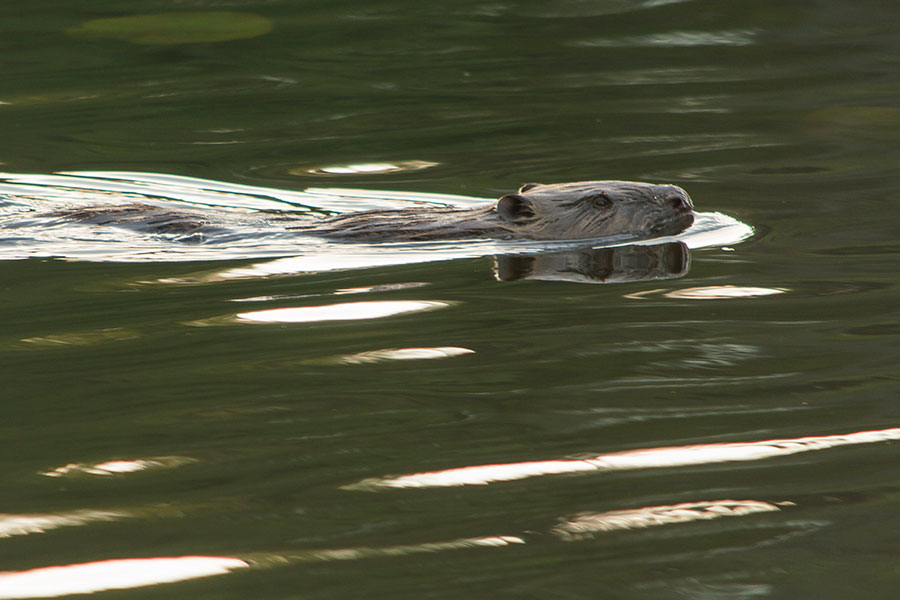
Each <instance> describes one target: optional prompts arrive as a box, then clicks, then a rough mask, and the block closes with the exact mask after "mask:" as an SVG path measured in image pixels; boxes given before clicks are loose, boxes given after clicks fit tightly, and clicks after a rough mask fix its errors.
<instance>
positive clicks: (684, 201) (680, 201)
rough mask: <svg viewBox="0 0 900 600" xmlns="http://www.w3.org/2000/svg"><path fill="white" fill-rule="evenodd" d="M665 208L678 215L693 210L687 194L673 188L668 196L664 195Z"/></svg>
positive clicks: (692, 204)
mask: <svg viewBox="0 0 900 600" xmlns="http://www.w3.org/2000/svg"><path fill="white" fill-rule="evenodd" d="M665 203H666V206H668V207H669V208H670V209H672V210H673V211H675V212H678V213H686V212H690V211H692V210H694V203H693V202H691V197H690V196H688V195H687V192H685V191H684V190H682V189H680V188H675V189H674V190H672V191H671V192H669V194H668V195H666V199H665Z"/></svg>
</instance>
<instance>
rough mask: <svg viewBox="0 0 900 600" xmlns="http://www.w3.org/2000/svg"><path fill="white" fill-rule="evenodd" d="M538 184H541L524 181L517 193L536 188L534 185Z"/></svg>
mask: <svg viewBox="0 0 900 600" xmlns="http://www.w3.org/2000/svg"><path fill="white" fill-rule="evenodd" d="M539 185H541V184H539V183H526V184H525V185H523V186H522V187H520V188H519V193H520V194H524V193H525V192H527V191H528V190H530V189H534V188H536V187H537V186H539Z"/></svg>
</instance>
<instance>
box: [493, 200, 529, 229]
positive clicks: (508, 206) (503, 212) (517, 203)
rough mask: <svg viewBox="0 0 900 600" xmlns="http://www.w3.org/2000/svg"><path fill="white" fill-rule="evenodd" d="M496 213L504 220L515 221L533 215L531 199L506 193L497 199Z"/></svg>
mask: <svg viewBox="0 0 900 600" xmlns="http://www.w3.org/2000/svg"><path fill="white" fill-rule="evenodd" d="M497 214H498V215H500V218H501V219H503V220H504V221H509V222H510V223H517V222H521V221H524V220H526V219H530V218H531V217H533V216H534V209H533V208H532V206H531V201H530V200H528V198H526V197H525V196H520V195H519V194H507V195H505V196H503V197H501V198H500V199H499V200H497Z"/></svg>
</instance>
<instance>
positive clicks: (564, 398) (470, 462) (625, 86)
mask: <svg viewBox="0 0 900 600" xmlns="http://www.w3.org/2000/svg"><path fill="white" fill-rule="evenodd" d="M174 9H178V10H182V9H183V10H186V11H204V10H227V11H235V12H245V13H252V14H255V15H258V16H259V17H261V18H262V19H264V20H268V21H269V22H270V23H271V27H270V28H269V30H268V33H264V30H266V28H265V27H262V26H261V25H263V24H265V21H260V20H258V19H254V20H253V22H254V23H257V24H258V25H260V26H259V27H258V31H257V33H256V34H254V35H255V37H248V36H249V34H246V35H245V34H241V36H239V35H238V34H237V33H232V34H230V35H232V36H233V37H232V39H230V40H218V39H217V38H216V37H213V38H212V40H211V38H210V37H209V35H211V34H209V33H208V32H207V34H205V35H207V37H204V38H203V39H200V38H199V37H198V38H196V39H187V40H185V39H184V38H180V39H178V40H175V41H176V42H177V43H159V42H158V41H157V42H154V43H145V42H139V40H137V39H133V38H129V37H128V36H125V37H124V38H123V37H122V36H119V38H113V37H108V36H106V37H104V36H102V35H101V36H92V37H91V39H85V38H84V37H82V36H77V35H72V34H71V33H66V31H67V30H73V29H74V30H87V29H90V27H88V26H87V25H86V24H87V23H90V22H91V21H95V20H97V19H108V18H113V17H120V16H129V15H139V14H144V13H151V12H166V11H171V10H173V6H172V5H171V4H170V3H163V2H150V3H149V4H148V3H142V4H140V5H137V4H135V3H129V2H123V1H122V0H109V1H108V2H102V3H94V4H92V5H91V6H90V7H81V6H73V5H71V3H62V2H55V1H52V0H41V1H38V2H32V3H29V4H28V5H27V6H26V5H22V6H19V5H17V6H11V5H10V6H9V7H4V8H0V15H2V17H3V22H4V23H5V24H6V34H5V35H4V41H3V42H2V45H3V50H4V55H5V56H9V57H15V60H10V61H8V65H7V68H6V69H5V72H4V78H3V85H2V86H0V102H3V104H0V132H2V136H3V139H4V140H6V141H7V143H6V144H4V146H3V149H2V150H0V163H2V166H0V167H2V171H3V172H4V173H5V174H6V175H5V176H4V177H5V179H4V182H3V186H4V187H3V188H2V189H0V194H2V195H3V196H4V197H5V199H6V200H5V201H6V202H7V203H8V202H13V201H18V202H22V201H23V194H20V193H19V192H23V186H32V187H31V192H33V196H34V197H33V198H32V200H36V201H37V200H39V201H41V202H45V201H51V202H52V201H57V200H60V196H59V193H61V192H59V190H63V189H64V190H66V191H65V193H64V194H63V195H65V194H75V195H76V196H78V195H79V194H81V195H85V194H87V195H89V194H90V193H94V192H97V191H103V190H105V191H106V192H108V193H109V194H111V195H112V196H116V195H117V194H128V193H134V192H135V191H134V190H133V189H132V190H125V189H121V186H123V185H133V184H136V183H140V184H141V185H142V186H143V188H142V192H141V193H151V194H153V193H155V194H157V195H158V197H159V198H163V199H164V200H165V201H180V202H185V201H187V202H193V203H194V204H203V203H204V201H203V196H204V194H205V192H204V193H201V192H198V190H197V189H196V188H195V189H193V191H191V192H186V191H185V190H186V188H189V187H190V186H188V185H186V184H187V182H189V181H196V180H204V181H207V182H215V186H216V188H215V193H216V196H215V198H214V199H213V201H212V202H206V204H207V205H209V204H213V205H215V206H224V205H227V202H226V201H225V200H224V198H225V196H227V197H228V198H230V201H232V202H234V203H235V204H234V206H240V207H242V208H250V209H254V210H257V209H258V210H269V209H276V206H275V205H273V204H272V203H276V204H277V203H279V202H280V203H281V205H280V207H281V208H282V209H286V206H285V203H287V204H291V203H293V204H292V210H293V209H296V208H297V207H298V206H300V205H302V206H304V207H305V206H308V203H304V202H303V201H302V200H300V198H303V197H305V196H303V195H304V194H310V193H311V192H310V190H311V189H312V190H318V191H317V192H315V193H316V194H318V196H317V197H318V198H319V200H317V201H322V202H324V201H334V202H339V203H341V206H340V207H338V206H334V207H333V208H335V209H351V208H357V207H361V208H363V207H366V206H367V205H368V204H369V203H371V202H373V201H376V202H379V203H380V202H409V201H421V200H422V199H423V198H425V199H426V200H427V199H430V200H432V201H437V200H436V198H437V197H438V196H435V195H449V196H452V198H447V197H445V199H447V200H448V201H453V202H467V201H470V200H471V199H482V198H495V197H497V196H498V195H500V194H502V193H505V192H507V191H508V190H510V189H514V188H516V187H518V186H519V185H521V184H522V183H526V182H529V181H538V182H544V183H554V182H563V181H577V180H588V179H625V180H642V181H657V182H668V183H673V184H677V185H680V186H682V187H684V188H685V189H687V190H688V191H689V192H690V194H691V196H692V197H693V198H694V201H695V204H696V205H697V208H698V211H700V212H701V213H705V214H719V215H723V216H724V217H723V218H728V219H732V220H733V221H731V222H732V223H742V224H747V225H749V226H751V227H752V228H753V230H754V234H753V236H752V237H749V238H745V237H744V236H743V235H741V236H729V237H727V238H718V239H714V240H709V239H707V241H706V242H704V243H699V244H689V243H688V242H690V238H689V237H688V238H687V239H685V238H681V239H677V240H669V242H670V243H675V242H679V243H685V244H686V245H688V246H691V248H688V250H689V256H690V263H689V268H688V269H686V270H685V272H683V273H679V274H678V275H677V276H672V277H667V278H655V279H654V278H634V277H632V278H627V277H626V278H618V279H616V278H612V279H610V280H609V281H607V282H606V283H598V282H597V281H596V280H592V283H593V284H588V283H586V282H585V281H584V280H583V278H582V279H579V278H577V277H575V278H572V277H570V278H562V279H560V278H552V277H549V278H534V277H532V278H528V277H524V278H523V277H518V278H512V277H510V278H503V277H499V276H498V274H499V273H503V272H505V273H511V272H512V273H515V272H518V271H517V270H516V269H503V268H501V267H502V265H500V264H499V263H498V258H497V257H503V256H509V255H510V253H508V252H507V251H508V250H509V249H507V248H504V249H500V250H503V251H497V250H498V249H497V248H478V249H477V251H475V249H473V248H466V251H465V252H464V253H463V254H462V255H460V254H459V253H458V252H457V250H458V248H457V249H455V250H452V252H457V253H456V254H452V252H451V250H448V249H446V248H445V249H440V248H415V249H413V251H412V254H415V255H416V256H419V257H426V258H427V257H431V258H433V257H434V256H435V255H436V254H440V253H441V252H451V254H452V255H447V256H446V257H442V258H446V259H445V260H428V262H423V261H422V260H408V259H409V256H408V255H407V256H404V257H403V258H402V259H399V260H388V258H391V257H396V256H397V253H396V248H394V249H391V250H390V252H388V253H387V255H385V253H382V254H381V256H382V257H383V258H384V257H385V256H387V258H385V259H384V260H383V261H381V262H379V261H373V260H371V259H372V256H373V254H372V253H371V252H365V253H363V254H365V257H366V261H367V262H366V261H363V262H359V261H357V262H349V263H343V264H340V265H338V266H339V267H340V268H330V269H323V268H321V267H318V268H313V267H311V266H310V264H309V263H303V262H302V261H303V259H302V257H299V258H298V255H295V254H292V253H291V248H290V247H288V245H287V244H284V243H283V240H282V241H278V238H277V236H274V234H272V235H269V234H265V235H262V237H260V238H259V239H258V240H257V241H260V240H263V241H265V243H251V242H247V243H244V242H237V241H236V243H235V244H232V245H229V244H227V243H225V244H222V245H221V248H220V250H221V254H219V255H210V254H209V252H207V251H208V250H210V249H211V247H209V246H202V247H193V248H192V249H189V250H179V248H182V247H183V246H179V245H178V244H172V243H171V242H169V243H168V245H167V244H163V243H161V241H160V240H155V241H153V240H151V241H147V240H144V241H143V242H142V241H140V240H138V239H134V238H129V237H127V236H126V235H125V234H122V233H121V232H118V231H117V232H115V233H110V234H109V235H110V236H113V237H114V238H115V239H114V240H112V241H111V242H108V243H107V242H101V241H98V240H97V239H96V238H94V237H91V236H86V237H85V239H83V240H81V242H82V243H81V244H79V243H77V240H75V239H73V235H74V234H73V232H72V231H71V230H69V229H63V230H56V231H49V230H43V231H41V232H40V235H38V233H37V232H36V231H33V230H28V234H27V235H24V236H22V239H19V240H15V239H11V236H7V234H6V233H4V238H3V239H2V240H0V251H2V253H5V255H4V256H3V258H6V259H8V260H3V261H0V278H2V281H3V282H4V295H3V301H2V309H0V310H2V323H3V327H2V329H0V356H2V361H0V364H2V367H0V369H2V373H0V374H2V379H3V381H4V385H3V389H4V391H3V394H2V397H3V400H4V409H5V410H4V418H3V419H2V420H0V440H2V443H0V447H2V450H3V451H2V453H0V456H2V467H3V468H2V469H0V487H2V489H3V494H2V496H0V498H2V506H0V513H2V514H0V570H2V571H5V573H3V574H0V597H9V598H22V597H47V596H65V595H69V594H75V593H79V592H84V593H101V592H99V590H100V589H102V588H117V589H119V590H120V591H118V592H103V593H101V595H103V596H104V597H105V596H110V597H112V596H113V595H117V596H122V597H125V596H128V597H132V596H133V597H139V596H146V595H147V594H151V595H159V594H163V595H166V596H167V597H175V598H182V597H183V598H218V599H221V598H247V597H265V598H347V597H359V596H366V597H372V598H388V597H389V598H393V599H396V598H422V597H430V598H461V597H462V598H482V597H489V598H554V597H561V598H562V597H565V598H596V597H603V598H622V599H626V598H627V599H630V598H640V599H646V598H651V599H656V598H659V599H663V598H665V599H669V598H691V599H693V598H769V597H771V598H788V597H791V598H796V597H804V598H805V597H822V598H847V597H866V598H885V599H888V598H894V597H896V589H897V587H898V575H897V574H898V563H897V556H898V544H897V541H896V537H897V536H896V535H895V532H896V530H897V528H898V525H900V523H898V517H897V514H898V511H897V505H898V498H900V496H898V490H900V476H898V473H897V469H896V464H897V460H896V446H897V444H896V440H897V427H898V426H900V425H898V424H900V412H898V409H897V402H896V400H897V397H898V393H900V382H898V374H897V373H898V371H897V363H898V358H900V356H898V355H900V351H898V342H900V338H898V336H900V314H898V310H897V306H898V305H900V297H898V283H900V281H898V275H897V266H896V264H897V260H896V257H897V255H898V251H900V245H898V242H897V232H898V227H897V223H898V222H900V208H898V199H900V196H898V192H897V190H898V186H900V176H898V174H897V169H896V164H897V162H898V158H900V157H898V144H897V142H898V139H900V107H898V106H897V102H896V98H897V94H898V90H900V78H898V75H897V73H898V69H897V66H898V65H897V60H896V57H897V56H898V50H900V38H898V37H897V35H896V32H897V30H898V26H900V22H898V21H900V19H898V16H897V14H896V11H895V10H893V8H892V7H889V6H887V5H882V4H879V3H875V2H868V1H864V2H861V3H860V2H857V3H853V4H852V5H851V4H847V3H844V2H837V1H832V0H818V1H814V2H808V3H804V4H788V3H777V2H762V3H759V2H744V1H736V2H731V3H724V4H723V3H717V2H711V1H706V0H692V1H688V0H685V1H681V2H679V1H655V0H647V1H634V2H624V1H614V0H605V1H590V2H589V1H584V0H567V1H564V2H556V3H553V4H552V5H549V4H547V3H538V2H525V1H522V2H499V3H497V2H494V3H489V2H463V3H455V4H453V5H452V6H451V5H450V4H446V5H441V4H433V3H432V4H421V3H413V2H404V1H399V0H393V1H390V2H380V3H375V4H372V3H358V2H357V3H354V2H339V3H330V4H328V5H321V6H313V5H298V4H296V3H289V2H283V1H280V0H274V1H271V2H237V3H234V2H232V3H229V5H228V6H227V7H224V8H221V7H211V6H208V5H207V4H206V3H201V2H189V3H182V4H180V5H179V6H177V7H174ZM248 22H250V21H248ZM91 27H95V26H91ZM188 29H190V28H188ZM182 33H183V32H182ZM186 35H188V37H189V38H190V37H191V36H192V35H195V34H192V33H191V32H190V31H188V33H187V34H186ZM196 35H199V34H196ZM216 35H217V36H220V35H222V34H221V33H218V34H216ZM169 42H172V40H169ZM385 165H393V167H386V166H385ZM110 174H119V175H118V179H116V178H115V177H111V176H110ZM122 174H127V175H122ZM152 174H155V175H152ZM53 178H57V179H53ZM73 178H76V179H77V178H81V179H90V180H91V181H90V182H89V185H86V187H85V189H83V190H82V191H81V192H73V191H72V188H71V186H68V187H67V186H60V185H59V184H60V182H61V181H65V182H68V183H71V182H72V179H73ZM180 178H187V179H180ZM98 182H100V183H98ZM10 186H12V188H13V189H10ZM117 186H119V189H116V188H117ZM228 186H234V187H228ZM240 186H245V187H240ZM174 188H179V189H180V193H190V194H192V196H191V198H185V197H181V198H179V197H176V196H173V195H172V194H173V193H174V192H173V189H174ZM260 189H263V190H270V191H272V190H275V191H277V193H278V196H277V197H274V196H272V195H271V194H269V195H267V194H260V193H258V192H259V190H260ZM336 189H337V190H343V191H342V192H340V193H337V194H335V193H332V192H327V190H336ZM54 190H56V191H54ZM89 190H93V192H90V191H89ZM251 190H255V191H251ZM322 190H326V192H322ZM348 190H352V191H353V193H350V192H348ZM207 191H208V190H207ZM385 191H391V192H404V193H408V194H411V195H412V196H409V195H403V194H401V195H399V196H387V197H386V196H385V194H384V192H385ZM54 194H56V196H54ZM228 194H230V196H228ZM54 198H55V199H54ZM305 198H306V200H309V198H308V197H305ZM323 198H324V199H323ZM466 198H468V199H469V200H466ZM11 199H12V200H11ZM206 199H207V200H209V196H206ZM263 233H265V232H263ZM270 233H271V232H270ZM123 236H124V237H123ZM241 239H243V240H245V241H246V239H248V238H241ZM61 240H63V241H65V248H63V250H60V246H59V245H58V242H60V241H61ZM144 243H146V245H142V244H144ZM54 244H57V245H56V249H55V250H54ZM132 244H133V245H132ZM111 247H115V249H116V250H117V251H121V252H120V253H119V254H118V256H110V252H111V251H110V248H111ZM15 248H18V249H19V250H14V249H15ZM23 248H24V250H23ZM166 249H170V250H171V252H169V253H167V252H166ZM198 250H200V251H202V252H204V253H205V254H204V255H202V256H198V255H197V254H196V252H197V251H198ZM330 250H331V248H330V247H329V248H325V249H323V252H326V253H327V252H328V251H330ZM432 250H433V251H434V252H432ZM79 253H80V256H79V255H78V254H79ZM179 253H181V254H179ZM113 254H115V252H113ZM511 254H525V255H531V254H534V253H533V252H531V250H529V251H527V252H522V253H519V252H516V251H512V252H511ZM538 254H539V253H538ZM313 256H314V257H320V256H321V255H320V254H319V253H318V252H316V253H313ZM602 256H605V257H606V258H609V257H611V256H613V255H612V254H605V255H602ZM621 256H625V255H621ZM628 256H629V260H632V261H634V260H638V258H640V257H646V256H647V255H646V254H631V255H628ZM139 257H140V258H141V259H140V260H139V259H138V258H139ZM636 257H637V258H636ZM357 258H359V257H358V256H357ZM519 258H522V257H521V256H519ZM298 260H299V261H300V262H299V263H298V262H292V261H298ZM321 262H322V261H319V264H321ZM501 262H502V261H501ZM626 262H627V261H626ZM331 264H335V263H331ZM513 264H514V265H515V264H517V263H513ZM544 264H548V263H544ZM549 264H552V265H555V266H554V267H553V268H554V269H555V268H556V266H558V265H559V264H561V263H559V262H554V261H550V263H549ZM562 264H565V265H570V264H571V263H562ZM579 264H583V263H579ZM507 266H509V264H507ZM519 266H521V265H519ZM611 281H616V282H615V283H612V282H611ZM53 568H55V570H45V569H53Z"/></svg>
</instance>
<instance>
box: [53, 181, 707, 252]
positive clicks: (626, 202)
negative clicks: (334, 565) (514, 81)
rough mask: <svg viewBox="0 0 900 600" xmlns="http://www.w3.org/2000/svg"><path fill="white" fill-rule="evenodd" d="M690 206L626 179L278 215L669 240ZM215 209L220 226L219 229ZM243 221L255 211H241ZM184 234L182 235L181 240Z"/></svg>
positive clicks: (295, 220) (667, 190)
mask: <svg viewBox="0 0 900 600" xmlns="http://www.w3.org/2000/svg"><path fill="white" fill-rule="evenodd" d="M693 208H694V205H693V203H692V201H691V198H690V196H689V195H688V194H687V192H686V191H684V190H683V189H681V188H680V187H678V186H675V185H657V184H652V183H640V182H633V181H583V182H577V183H560V184H549V185H544V184H539V183H528V184H525V185H523V186H521V187H520V188H519V189H518V191H517V192H515V193H512V194H505V195H503V196H501V197H500V198H499V199H498V200H497V201H496V202H495V203H490V204H486V205H483V206H476V207H472V208H460V207H451V206H416V207H414V208H405V209H390V210H365V211H357V212H350V213H343V214H338V215H330V216H320V217H313V216H309V215H279V216H278V217H270V218H269V219H267V221H268V222H272V221H277V222H279V223H281V224H282V226H283V227H284V228H285V229H286V230H291V231H296V232H298V233H301V234H308V235H314V236H322V237H325V238H328V239H333V240H340V241H356V242H385V241H438V240H460V239H470V238H488V239H501V240H511V239H527V240H578V239H590V238H601V237H607V238H608V237H615V238H617V239H628V240H632V239H634V240H637V239H648V238H653V237H659V236H665V235H674V234H676V233H679V232H681V231H683V230H684V229H686V228H687V227H689V226H690V225H691V224H692V223H693V221H694V213H693ZM235 212H236V211H230V210H229V211H222V212H221V213H220V216H221V217H222V218H221V219H220V220H221V221H222V223H221V225H225V226H227V219H226V218H225V215H234V214H235ZM242 214H243V216H244V218H245V219H246V218H251V217H252V216H255V217H256V218H260V217H259V215H258V214H256V215H251V214H250V213H242ZM47 216H53V217H60V218H63V219H65V220H71V219H74V220H76V221H80V222H84V223H93V224H100V225H118V226H124V227H130V228H133V229H137V230H139V231H144V232H150V233H163V234H164V233H173V234H192V233H195V232H212V231H215V229H216V226H217V225H218V223H216V222H214V220H213V218H212V216H211V215H210V214H203V215H198V214H196V211H194V212H191V211H187V210H184V211H182V210H178V209H170V208H164V207H160V206H153V205H149V204H144V203H131V204H127V205H112V206H108V205H104V206H93V207H79V208H70V209H67V210H63V211H56V212H54V213H51V214H49V215H47ZM190 237H191V236H190V235H188V238H190Z"/></svg>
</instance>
